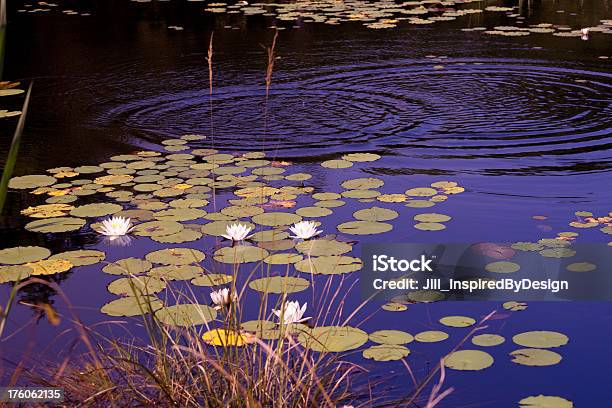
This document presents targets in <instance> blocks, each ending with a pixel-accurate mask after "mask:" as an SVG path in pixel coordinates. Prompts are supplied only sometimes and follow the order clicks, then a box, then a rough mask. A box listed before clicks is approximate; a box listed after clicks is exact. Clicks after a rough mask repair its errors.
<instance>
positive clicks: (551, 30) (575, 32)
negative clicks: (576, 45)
mask: <svg viewBox="0 0 612 408" xmlns="http://www.w3.org/2000/svg"><path fill="white" fill-rule="evenodd" d="M461 31H481V32H483V33H484V34H489V35H500V36H505V37H522V36H526V35H530V34H552V35H554V36H555V37H580V38H582V39H583V40H588V39H589V34H591V33H596V32H597V33H602V34H612V20H601V22H600V24H598V25H596V26H592V27H581V28H577V29H573V28H571V27H569V26H566V25H557V24H552V23H539V24H533V25H530V26H529V27H519V26H495V27H493V28H492V29H487V28H486V27H472V28H462V29H461Z"/></svg>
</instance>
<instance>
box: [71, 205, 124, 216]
mask: <svg viewBox="0 0 612 408" xmlns="http://www.w3.org/2000/svg"><path fill="white" fill-rule="evenodd" d="M121 210H123V207H122V206H120V205H119V204H111V203H96V204H85V205H82V206H79V207H76V208H75V209H73V210H72V211H70V215H72V216H73V217H104V216H105V215H111V214H115V213H116V212H119V211H121Z"/></svg>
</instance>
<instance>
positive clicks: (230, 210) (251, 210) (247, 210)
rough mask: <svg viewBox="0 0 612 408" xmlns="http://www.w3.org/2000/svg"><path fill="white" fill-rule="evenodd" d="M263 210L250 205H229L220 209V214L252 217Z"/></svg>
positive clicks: (234, 216)
mask: <svg viewBox="0 0 612 408" xmlns="http://www.w3.org/2000/svg"><path fill="white" fill-rule="evenodd" d="M263 212H264V210H263V208H261V207H256V206H250V205H241V206H229V207H225V208H224V209H222V210H221V214H225V215H229V216H230V217H233V218H245V217H252V216H254V215H259V214H263Z"/></svg>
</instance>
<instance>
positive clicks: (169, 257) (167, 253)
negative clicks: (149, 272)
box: [145, 248, 205, 266]
mask: <svg viewBox="0 0 612 408" xmlns="http://www.w3.org/2000/svg"><path fill="white" fill-rule="evenodd" d="M204 258H205V255H204V254H203V253H202V252H200V251H198V250H197V249H193V248H167V249H161V250H159V251H153V252H149V253H148V254H147V255H146V256H145V259H146V260H147V261H149V262H152V263H157V264H162V265H179V266H180V265H189V264H196V263H199V262H201V261H202V260H204Z"/></svg>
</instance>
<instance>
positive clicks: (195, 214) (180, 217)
mask: <svg viewBox="0 0 612 408" xmlns="http://www.w3.org/2000/svg"><path fill="white" fill-rule="evenodd" d="M204 215H206V211H204V210H200V209H198V208H171V209H169V210H162V211H159V212H156V213H155V214H153V216H154V217H155V218H156V219H158V220H159V221H191V220H197V219H198V218H201V217H203V216H204Z"/></svg>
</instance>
